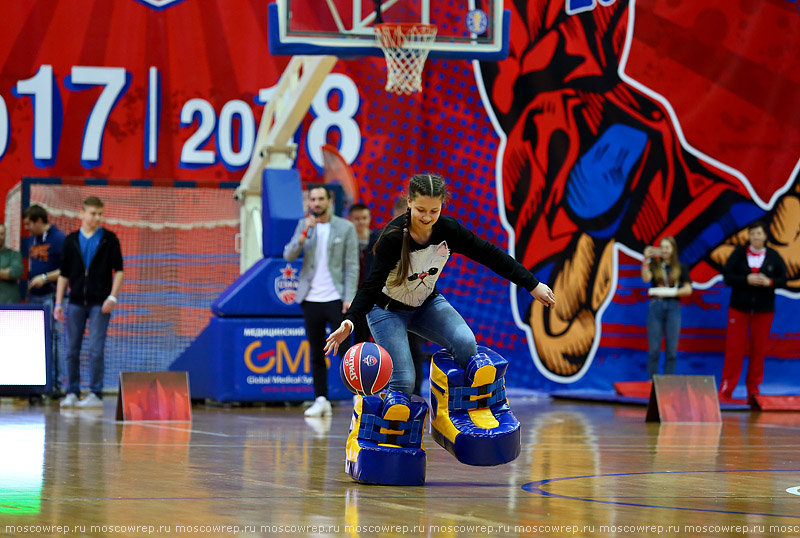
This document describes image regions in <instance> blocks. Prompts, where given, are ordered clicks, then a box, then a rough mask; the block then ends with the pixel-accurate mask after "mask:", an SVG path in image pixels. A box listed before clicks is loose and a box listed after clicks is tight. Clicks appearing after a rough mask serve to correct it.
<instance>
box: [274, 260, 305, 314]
mask: <svg viewBox="0 0 800 538" xmlns="http://www.w3.org/2000/svg"><path fill="white" fill-rule="evenodd" d="M298 284H300V280H299V279H298V278H297V269H295V268H294V267H292V266H291V265H289V264H288V263H287V264H286V267H284V268H283V269H281V270H280V274H279V275H278V277H277V278H276V279H275V295H277V297H278V299H280V301H281V302H282V303H283V304H286V305H290V304H292V303H294V300H295V297H297V286H298Z"/></svg>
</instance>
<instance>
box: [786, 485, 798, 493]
mask: <svg viewBox="0 0 800 538" xmlns="http://www.w3.org/2000/svg"><path fill="white" fill-rule="evenodd" d="M786 493H791V494H792V495H800V486H795V487H793V488H786Z"/></svg>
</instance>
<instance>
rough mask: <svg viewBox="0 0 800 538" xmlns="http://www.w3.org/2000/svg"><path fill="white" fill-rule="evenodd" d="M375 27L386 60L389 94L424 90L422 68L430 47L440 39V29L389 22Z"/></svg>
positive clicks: (430, 26)
mask: <svg viewBox="0 0 800 538" xmlns="http://www.w3.org/2000/svg"><path fill="white" fill-rule="evenodd" d="M374 28H375V39H376V41H377V42H378V45H379V46H380V48H381V50H383V55H384V56H385V57H386V91H387V92H392V93H396V94H398V95H403V94H405V95H411V94H412V93H414V92H419V91H422V69H423V68H424V67H425V59H426V58H427V57H428V52H430V49H429V48H428V47H427V46H426V45H427V44H429V43H432V42H433V41H434V40H435V39H436V26H435V25H433V24H417V23H403V22H385V23H382V24H376V25H375V27H374ZM420 44H422V45H423V46H422V47H420V46H419V45H420Z"/></svg>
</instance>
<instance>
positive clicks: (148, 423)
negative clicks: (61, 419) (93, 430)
mask: <svg viewBox="0 0 800 538" xmlns="http://www.w3.org/2000/svg"><path fill="white" fill-rule="evenodd" d="M62 416H69V417H70V418H72V417H73V416H79V417H80V419H81V420H94V421H99V422H106V423H108V424H115V425H117V424H118V425H120V426H123V427H124V426H134V425H135V426H147V427H148V428H163V429H165V430H175V431H179V432H189V433H201V434H203V435H214V436H217V437H232V436H231V435H229V434H227V433H215V432H207V431H203V430H195V429H192V428H188V429H187V428H176V427H175V426H168V425H166V424H161V423H159V421H155V420H153V421H151V420H142V421H128V422H126V421H124V420H116V419H114V420H112V419H110V418H105V417H99V416H92V415H88V414H87V415H82V414H81V415H66V414H63V413H62ZM180 422H182V423H187V422H188V423H190V424H191V422H190V421H184V420H181V421H180Z"/></svg>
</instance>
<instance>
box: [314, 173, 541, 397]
mask: <svg viewBox="0 0 800 538" xmlns="http://www.w3.org/2000/svg"><path fill="white" fill-rule="evenodd" d="M446 196H447V190H446V186H445V183H444V179H443V178H442V177H441V176H438V175H435V174H417V175H415V176H413V177H412V178H411V180H410V181H409V188H408V199H407V208H408V209H407V211H406V213H405V215H402V216H399V217H397V218H395V219H394V220H392V221H391V222H390V223H389V224H388V225H387V226H386V228H385V229H384V231H383V233H382V235H381V237H380V238H379V239H378V242H377V244H376V245H375V256H374V259H373V262H372V267H371V270H370V274H369V275H368V277H367V280H366V281H365V282H364V284H363V285H362V286H361V287H360V288H359V290H358V293H356V296H355V299H353V304H352V305H351V306H350V309H349V310H348V311H347V313H346V314H345V316H344V321H342V323H341V325H340V326H339V328H338V329H336V330H335V331H334V332H332V333H331V334H330V335H329V336H328V339H327V341H326V344H325V352H326V353H333V354H336V352H337V350H338V349H339V346H340V345H341V344H342V343H343V342H344V341H346V339H347V338H348V337H349V336H350V334H351V333H352V332H353V329H354V328H355V326H356V324H359V323H368V324H369V328H370V331H371V332H372V337H373V338H374V339H375V343H377V344H378V345H379V346H381V347H382V348H384V349H385V350H386V351H387V352H388V353H389V356H390V357H391V358H392V376H391V379H390V381H389V391H390V392H403V393H405V395H406V397H409V396H410V395H411V394H412V393H413V390H414V380H415V377H416V370H415V366H414V362H413V359H412V356H411V350H410V348H409V343H408V332H409V331H410V332H413V333H415V334H417V335H419V336H421V337H422V338H425V339H427V340H431V341H433V342H435V343H437V344H439V345H441V346H442V347H443V348H445V349H446V350H447V351H448V352H450V353H451V355H453V357H454V358H455V361H456V363H457V364H458V365H459V366H460V367H461V368H464V369H466V368H467V363H468V361H469V360H470V358H471V357H472V356H473V355H475V354H476V353H477V342H476V340H475V335H474V334H473V332H472V329H470V328H469V326H468V325H467V323H466V322H465V321H464V319H463V318H462V317H461V315H460V314H459V313H458V312H457V311H456V310H455V308H453V307H452V306H451V305H450V303H449V302H448V301H447V299H445V298H444V296H443V295H442V294H441V293H439V289H438V288H437V287H436V282H437V280H438V278H439V276H440V275H441V274H442V270H443V268H444V266H445V263H446V262H447V260H448V259H449V258H450V254H451V253H459V254H463V255H464V256H467V257H468V258H470V259H472V260H474V261H477V262H479V263H481V264H483V265H485V266H486V267H488V268H489V269H491V270H492V271H494V272H495V273H497V274H498V275H500V276H501V277H503V278H506V279H508V280H511V281H512V282H514V283H515V284H517V285H518V286H521V287H524V288H525V289H526V290H528V292H529V293H530V294H531V295H532V296H533V298H534V299H536V300H538V301H541V302H542V303H543V304H545V305H547V306H550V305H551V304H554V303H555V297H554V296H553V292H552V290H551V289H550V287H549V286H547V285H546V284H544V283H542V282H539V281H538V280H537V279H536V277H534V276H533V274H532V273H531V272H530V271H528V269H526V268H525V267H524V266H523V265H521V264H520V263H519V262H517V260H515V259H514V258H512V257H511V256H509V255H508V254H506V253H505V252H504V251H502V250H500V248H498V247H497V246H495V245H493V244H491V243H489V242H488V241H486V240H484V239H482V238H480V237H478V236H477V235H475V234H474V233H472V232H471V231H470V230H468V229H467V228H465V227H464V226H463V225H462V224H461V223H460V222H458V221H457V220H456V219H454V218H453V217H449V216H444V215H441V211H442V205H443V204H444V202H445V199H446ZM387 397H388V396H387Z"/></svg>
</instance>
